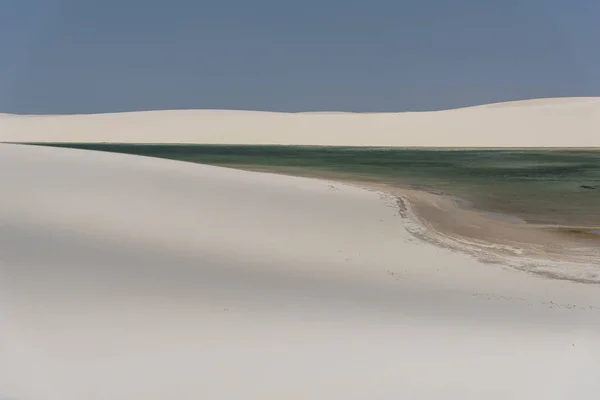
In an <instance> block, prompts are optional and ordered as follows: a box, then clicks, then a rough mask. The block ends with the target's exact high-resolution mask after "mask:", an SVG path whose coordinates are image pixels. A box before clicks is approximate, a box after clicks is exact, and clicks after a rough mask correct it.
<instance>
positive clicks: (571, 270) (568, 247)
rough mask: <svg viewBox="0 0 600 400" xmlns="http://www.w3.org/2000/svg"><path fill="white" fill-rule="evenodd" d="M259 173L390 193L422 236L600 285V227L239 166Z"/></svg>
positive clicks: (416, 191)
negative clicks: (527, 217)
mask: <svg viewBox="0 0 600 400" xmlns="http://www.w3.org/2000/svg"><path fill="white" fill-rule="evenodd" d="M235 168H236V169H237V168H239V169H244V170H251V171H255V172H264V173H276V174H282V175H290V176H302V177H309V178H315V179H327V180H330V181H333V182H340V183H344V184H351V185H354V186H358V187H361V188H364V189H368V190H373V191H377V192H380V193H382V194H384V195H385V196H389V197H390V198H392V199H393V200H395V201H396V203H397V206H398V209H399V214H400V216H401V217H402V218H403V219H404V220H405V225H406V227H407V230H408V231H409V232H410V233H411V234H412V235H413V236H414V237H416V238H417V239H419V240H421V241H425V242H427V243H430V244H434V245H436V246H439V247H443V248H447V249H451V250H453V251H457V252H461V253H467V254H469V255H471V256H473V257H475V258H476V259H477V260H478V261H481V262H485V263H495V264H499V265H503V266H507V267H511V268H514V269H518V270H520V271H524V272H527V273H532V274H536V275H541V276H545V277H548V278H552V279H561V280H570V281H574V282H581V283H592V284H600V235H598V234H597V233H596V232H599V231H600V227H594V226H569V225H555V224H536V223H527V222H526V221H524V220H523V219H521V218H519V217H517V216H513V215H508V214H503V213H498V212H493V211H488V210H481V209H477V208H475V207H474V206H473V204H472V203H471V202H470V201H469V200H466V199H464V198H460V197H456V196H453V195H449V194H447V193H444V192H442V191H439V190H432V189H424V188H414V187H411V186H409V185H402V184H400V183H396V184H394V185H391V184H387V183H382V182H378V181H374V180H368V179H363V180H357V179H355V176H354V175H346V176H344V175H342V174H335V173H331V172H327V171H319V170H310V169H307V168H273V167H270V166H263V167H260V166H256V165H246V166H239V165H237V166H235Z"/></svg>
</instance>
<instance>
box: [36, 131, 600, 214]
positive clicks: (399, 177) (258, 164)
mask: <svg viewBox="0 0 600 400" xmlns="http://www.w3.org/2000/svg"><path fill="white" fill-rule="evenodd" d="M47 145H51V146H59V147H71V148H78V149H89V150H101V151H110V152H118V153H128V154H137V155H144V156H151V157H161V158H168V159H173V160H181V161H189V162H196V163H205V164H213V165H221V166H229V167H238V168H247V169H261V170H270V171H279V172H290V173H294V174H297V175H309V176H315V175H316V176H328V177H332V178H336V177H337V178H340V179H353V180H370V181H376V182H381V183H387V184H392V185H400V186H417V187H423V188H427V189H433V190H438V191H443V192H445V193H449V194H452V195H455V196H458V197H462V198H464V199H466V200H469V201H471V202H472V203H473V204H474V206H475V207H477V208H480V209H483V210H488V211H493V212H499V213H504V214H510V215H513V216H517V217H520V218H522V219H524V220H526V221H528V222H535V223H550V224H565V225H583V226H600V150H589V151H585V150H448V149H446V150H429V149H427V150H426V149H399V148H357V147H316V146H315V147H312V146H241V145H240V146H230V145H187V144H186V145H176V144H175V145H171V144H169V145H162V144H161V145H153V144H105V143H102V144H101V143H97V144H71V143H70V144H47ZM582 186H587V187H588V188H585V187H582Z"/></svg>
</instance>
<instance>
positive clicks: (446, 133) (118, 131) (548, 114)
mask: <svg viewBox="0 0 600 400" xmlns="http://www.w3.org/2000/svg"><path fill="white" fill-rule="evenodd" d="M599 129H600V98H564V99H541V100H530V101H522V102H509V103H501V104H493V105H488V106H479V107H469V108H462V109H456V110H447V111H437V112H417V113H382V114H355V113H296V114H285V113H273V112H253V111H219V110H189V111H149V112H132V113H120V114H96V115H73V116H20V115H4V116H0V142H2V141H3V142H44V141H50V142H143V143H154V142H159V143H224V144H283V145H347V146H429V147H431V146H433V147H546V146H547V147H591V146H592V147H600V134H599V132H600V131H599Z"/></svg>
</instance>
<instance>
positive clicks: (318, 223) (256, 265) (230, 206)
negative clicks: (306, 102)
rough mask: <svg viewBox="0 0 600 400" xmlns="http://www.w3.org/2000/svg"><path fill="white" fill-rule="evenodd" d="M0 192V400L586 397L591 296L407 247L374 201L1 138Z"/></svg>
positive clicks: (596, 321) (596, 339) (597, 344)
mask: <svg viewBox="0 0 600 400" xmlns="http://www.w3.org/2000/svg"><path fill="white" fill-rule="evenodd" d="M201 114H202V113H191V114H189V118H190V119H191V120H194V121H198V120H197V119H196V118H197V116H198V115H201ZM158 115H163V116H166V115H173V116H174V115H177V113H163V114H161V113H149V114H130V115H121V116H111V117H107V116H97V117H64V121H67V122H65V123H64V124H62V122H61V123H59V121H61V118H59V117H56V118H55V117H52V118H48V119H47V121H48V124H47V126H48V127H49V132H48V135H49V136H48V137H57V136H56V135H59V132H58V131H57V130H56V129H58V128H57V127H58V126H61V124H62V126H63V127H71V128H69V129H71V130H67V131H65V132H63V134H64V135H65V136H64V137H72V138H75V137H78V136H79V135H81V136H85V137H88V138H89V137H90V136H89V135H92V136H93V135H99V134H100V133H101V130H97V131H96V129H100V128H98V127H93V126H92V127H91V128H90V129H92V130H93V131H90V132H77V131H76V130H75V129H74V127H76V126H78V124H79V122H77V123H73V122H74V121H78V118H81V121H83V122H81V125H79V126H80V127H85V126H87V124H88V123H93V121H99V122H98V123H99V124H100V125H102V123H105V124H106V125H104V126H105V127H106V126H109V125H111V124H113V123H114V124H115V125H114V126H117V125H116V122H110V121H118V120H119V118H125V119H127V118H133V119H132V121H133V120H135V121H138V122H139V121H141V120H142V119H143V118H147V121H150V120H151V119H152V118H154V117H155V116H158ZM181 115H183V116H185V115H188V114H186V113H182V114H181ZM207 115H213V116H214V115H216V114H210V113H209V114H207ZM248 115H251V116H257V115H258V114H254V113H250V114H248ZM449 115H450V114H449ZM391 117H393V116H390V118H391ZM110 118H112V119H110ZM135 118H140V119H139V120H137V119H135ZM274 118H292V119H293V118H296V116H276V117H274ZM298 118H300V117H298ZM361 118H364V119H365V120H367V119H368V118H370V117H369V116H363V117H361ZM394 118H395V117H394ZM594 118H595V117H594ZM17 120H18V121H19V122H18V124H23V125H20V126H26V123H25V122H24V121H25V119H21V118H20V117H19V118H18V119H17ZM42 120H44V118H42V119H40V121H42ZM69 121H70V122H69ZM102 121H104V122H102ZM264 121H267V117H264ZM138 122H136V124H137V123H138ZM139 123H141V122H139ZM264 123H266V122H264ZM144 124H146V125H144V126H147V127H149V126H150V125H151V124H150V123H149V122H145V123H144ZM172 124H173V126H174V127H175V126H178V125H177V124H178V122H177V121H173V122H172ZM261 124H263V122H261ZM92 125H93V124H92ZM43 126H44V124H41V125H40V127H39V128H37V129H39V131H36V130H32V132H31V133H30V135H31V136H30V138H29V139H27V140H32V138H34V137H38V136H36V135H40V136H39V137H42V136H44V135H43V132H42V127H43ZM290 126H291V125H290ZM19 129H21V128H19ZM53 129H54V130H53ZM138 129H139V126H137V127H135V129H134V127H132V131H131V132H134V131H135V132H137V133H136V134H135V135H143V133H142V132H141V131H139V132H138V131H137V130H138ZM19 132H21V133H19ZM23 132H24V131H19V130H17V131H15V132H13V133H12V134H10V135H8V136H11V137H12V135H17V136H18V135H20V134H22V133H23ZM94 132H96V133H94ZM169 132H171V133H172V134H173V135H177V134H178V131H177V130H176V129H173V130H169V131H168V132H165V133H164V134H159V130H151V133H150V135H151V137H153V138H155V139H157V140H158V139H159V137H160V136H161V135H163V136H162V137H168V134H169ZM334 132H335V131H334ZM334 132H331V133H330V136H329V137H330V138H334V136H333V135H334ZM188 133H190V134H191V130H189V131H188ZM276 133H277V132H271V134H273V135H275V136H276ZM107 134H108V135H112V134H114V132H108V133H107ZM281 134H282V135H286V134H287V133H286V132H281ZM135 135H134V134H133V133H132V135H131V136H130V137H129V138H130V139H133V138H135V137H136V136H135ZM202 135H205V133H199V134H198V137H209V136H202ZM236 135H237V136H235V135H233V134H232V136H231V138H234V137H238V138H239V137H241V136H240V135H242V133H236ZM313 135H314V133H313ZM275 136H274V137H275ZM265 137H267V136H265ZM6 138H7V134H6V132H4V133H3V139H6ZM581 138H582V137H580V139H581ZM0 182H1V184H2V186H1V189H2V196H0V398H2V399H18V400H37V399H43V400H71V399H73V400H82V399H107V400H108V399H110V400H121V399H122V400H136V399H143V400H154V399H161V400H163V399H169V400H171V399H257V400H258V399H260V400H268V399H277V400H279V399H328V400H329V399H417V398H423V399H461V400H464V399H477V400H479V399H499V400H500V399H501V400H505V399H597V398H598V396H599V394H600V290H598V287H596V286H593V285H583V284H577V283H573V282H566V281H556V280H549V279H543V278H540V277H536V276H529V275H527V274H524V273H520V272H515V271H509V270H504V269H502V268H501V267H500V266H498V265H486V264H480V263H478V262H476V261H475V260H473V259H470V258H468V257H467V256H465V255H461V254H456V253H451V252H449V251H447V250H444V249H440V248H435V247H431V246H428V245H424V244H423V243H421V242H418V241H414V240H413V238H412V237H411V236H410V235H409V234H408V233H407V231H406V229H405V228H404V227H403V225H402V220H401V219H400V218H399V217H398V210H397V209H396V208H395V203H394V202H393V201H391V200H389V199H388V200H386V199H385V198H380V195H379V194H378V193H376V192H369V191H365V190H361V189H358V188H354V187H347V186H342V185H339V184H336V183H333V184H330V183H328V182H324V181H318V180H310V179H302V178H293V177H286V176H277V175H270V174H259V173H252V172H244V171H237V170H230V169H223V168H217V167H210V166H203V165H197V164H187V163H180V162H175V161H168V160H159V159H152V158H145V157H136V156H128V155H119V154H109V153H99V152H85V151H80V150H69V149H55V148H43V147H31V146H20V145H8V144H4V145H0Z"/></svg>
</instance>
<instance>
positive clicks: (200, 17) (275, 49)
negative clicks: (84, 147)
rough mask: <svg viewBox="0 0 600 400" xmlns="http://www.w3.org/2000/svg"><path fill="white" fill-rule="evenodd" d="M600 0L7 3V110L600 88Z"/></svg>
mask: <svg viewBox="0 0 600 400" xmlns="http://www.w3.org/2000/svg"><path fill="white" fill-rule="evenodd" d="M598 21H600V1H598V0H501V1H500V0H498V1H484V0H452V1H450V0H369V1H367V0H361V1H358V0H303V1H286V0H211V1H206V0H165V1H157V0H0V112H4V113H22V114H76V113H101V112H116V111H136V110H157V109H195V108H202V109H244V110H269V111H291V112H295V111H354V112H376V111H381V112H387V111H425V110H439V109H447V108H456V107H462V106H468V105H475V104H484V103H493V102H500V101H508V100H520V99H530V98H541V97H562V96H600V46H599V45H598V43H600V23H598Z"/></svg>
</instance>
